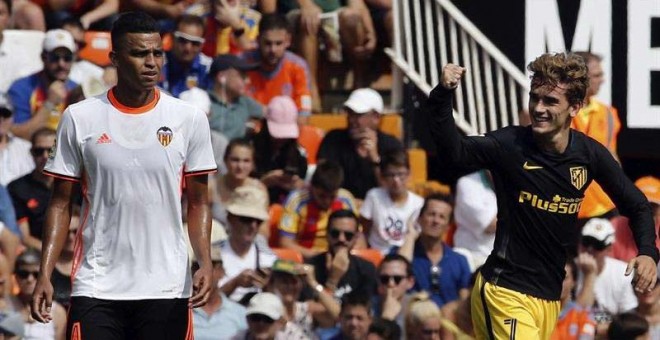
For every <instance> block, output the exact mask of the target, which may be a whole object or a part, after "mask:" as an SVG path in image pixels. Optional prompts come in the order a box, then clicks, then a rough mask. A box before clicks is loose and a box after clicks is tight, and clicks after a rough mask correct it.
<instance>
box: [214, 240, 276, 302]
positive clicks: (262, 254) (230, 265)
mask: <svg viewBox="0 0 660 340" xmlns="http://www.w3.org/2000/svg"><path fill="white" fill-rule="evenodd" d="M257 249H258V250H259V268H264V269H266V268H271V267H272V266H273V263H275V260H276V259H277V256H276V255H275V254H274V253H273V251H272V250H270V248H267V247H264V246H263V245H257V244H256V243H255V244H254V245H253V246H252V247H250V250H248V252H247V253H246V254H245V256H242V257H241V256H239V255H238V254H236V253H235V252H234V249H232V248H231V246H230V245H229V241H228V240H227V241H225V242H223V243H222V248H221V253H222V263H224V269H225V276H224V277H223V278H222V279H221V280H220V282H218V287H222V286H223V285H224V284H225V283H227V282H228V281H229V280H231V279H233V278H235V277H237V276H238V274H240V273H242V272H243V271H244V270H246V269H252V270H256V269H257ZM259 291H260V289H259V288H256V287H249V288H247V287H237V288H236V289H235V290H234V292H233V293H232V294H231V295H229V298H230V299H232V300H234V301H240V300H241V299H242V298H243V296H244V295H245V294H247V293H253V292H259Z"/></svg>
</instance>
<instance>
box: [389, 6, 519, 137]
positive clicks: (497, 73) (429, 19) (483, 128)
mask: <svg viewBox="0 0 660 340" xmlns="http://www.w3.org/2000/svg"><path fill="white" fill-rule="evenodd" d="M393 3H394V5H393V7H394V8H393V11H394V13H393V15H394V41H393V46H392V48H388V49H386V53H387V54H388V55H389V57H390V58H391V59H392V61H393V62H394V64H395V65H396V67H395V72H394V76H395V78H397V77H398V78H399V79H395V81H394V83H395V84H401V80H402V77H403V76H405V77H407V78H408V79H409V80H410V81H412V82H413V83H414V84H415V85H416V86H417V87H418V88H419V89H421V90H422V91H424V92H425V93H426V94H427V95H428V94H429V93H430V92H431V90H432V89H433V87H434V86H435V85H436V84H438V83H439V79H440V76H441V72H442V67H443V66H444V65H445V64H447V63H449V62H451V63H454V64H459V65H461V66H464V67H466V68H467V70H468V72H467V73H466V75H465V76H464V78H463V81H462V83H461V85H460V86H459V87H458V89H457V90H456V95H455V103H454V118H455V119H456V124H457V126H458V127H459V128H460V129H461V130H463V131H464V132H465V133H466V134H470V135H473V134H482V133H485V132H488V131H492V130H495V129H497V128H500V127H503V126H507V125H511V124H518V114H519V112H520V111H521V110H522V109H523V108H525V107H526V105H527V92H528V91H529V87H528V86H529V85H528V84H529V80H528V78H527V77H526V76H525V75H524V74H523V73H522V72H521V71H520V69H518V68H517V67H516V66H515V65H514V64H513V63H512V62H511V61H510V60H509V59H508V58H507V57H506V56H505V55H504V54H503V53H502V52H500V50H499V49H498V48H497V47H496V46H495V45H493V43H492V42H491V41H490V40H489V39H488V38H486V36H485V35H484V34H483V33H481V31H480V30H479V29H478V28H477V27H476V26H475V25H474V24H473V23H472V22H471V21H470V20H469V19H468V18H467V17H465V15H463V13H461V11H459V10H458V9H457V8H456V6H454V5H453V4H452V3H451V2H450V1H449V0H394V1H393ZM392 91H393V93H392V106H393V107H401V101H402V94H401V92H400V91H402V90H401V87H394V88H393V89H392Z"/></svg>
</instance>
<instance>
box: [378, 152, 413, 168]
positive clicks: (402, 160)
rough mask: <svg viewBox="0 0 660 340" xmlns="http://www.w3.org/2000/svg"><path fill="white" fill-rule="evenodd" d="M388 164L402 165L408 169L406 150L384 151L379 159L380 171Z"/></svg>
mask: <svg viewBox="0 0 660 340" xmlns="http://www.w3.org/2000/svg"><path fill="white" fill-rule="evenodd" d="M388 166H397V167H398V166H403V167H405V168H406V169H410V163H408V152H406V151H404V150H392V151H389V152H386V153H385V154H384V155H383V157H382V159H381V161H380V171H381V172H385V171H386V170H387V167H388Z"/></svg>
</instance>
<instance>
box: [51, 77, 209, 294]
mask: <svg viewBox="0 0 660 340" xmlns="http://www.w3.org/2000/svg"><path fill="white" fill-rule="evenodd" d="M209 131H210V130H209V124H208V120H207V118H206V115H205V114H204V113H203V112H202V111H200V110H199V109H197V108H195V107H194V106H193V105H190V104H188V103H185V102H183V101H181V100H178V99H176V98H173V97H171V96H168V95H166V94H164V93H160V92H159V91H156V96H155V98H154V100H153V101H152V102H151V103H149V104H147V105H145V106H143V107H140V108H129V107H125V106H123V105H121V104H120V103H119V102H117V100H116V99H115V98H114V96H113V94H112V90H111V91H109V92H107V93H106V94H103V95H100V96H97V97H93V98H90V99H87V100H84V101H82V102H80V103H77V104H74V105H71V106H69V108H68V109H67V110H66V111H65V112H64V114H63V116H62V119H61V121H60V125H59V127H58V131H57V142H56V144H55V148H54V149H53V150H52V151H51V154H50V159H49V160H48V163H47V164H46V167H45V170H44V171H45V172H46V173H47V174H50V175H52V176H55V177H59V178H64V179H68V180H72V181H80V182H81V186H82V190H83V197H84V202H83V207H82V216H81V228H80V229H81V231H79V232H78V236H77V238H76V244H75V258H74V263H73V272H72V278H73V292H72V296H87V297H92V298H99V299H112V300H140V299H168V298H187V297H189V296H190V294H191V275H190V268H189V266H188V252H187V250H188V248H187V245H186V238H185V237H184V235H183V233H184V229H183V225H182V219H181V192H182V184H183V181H184V177H185V176H188V175H200V174H205V173H209V172H213V171H215V169H216V164H215V161H214V159H213V151H212V150H211V138H210V132H209Z"/></svg>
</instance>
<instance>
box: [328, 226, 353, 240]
mask: <svg viewBox="0 0 660 340" xmlns="http://www.w3.org/2000/svg"><path fill="white" fill-rule="evenodd" d="M328 234H330V237H332V238H334V239H338V238H339V235H340V234H344V238H345V239H346V241H349V242H350V241H351V240H352V239H353V237H354V236H355V232H353V231H344V230H339V229H330V231H328Z"/></svg>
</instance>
